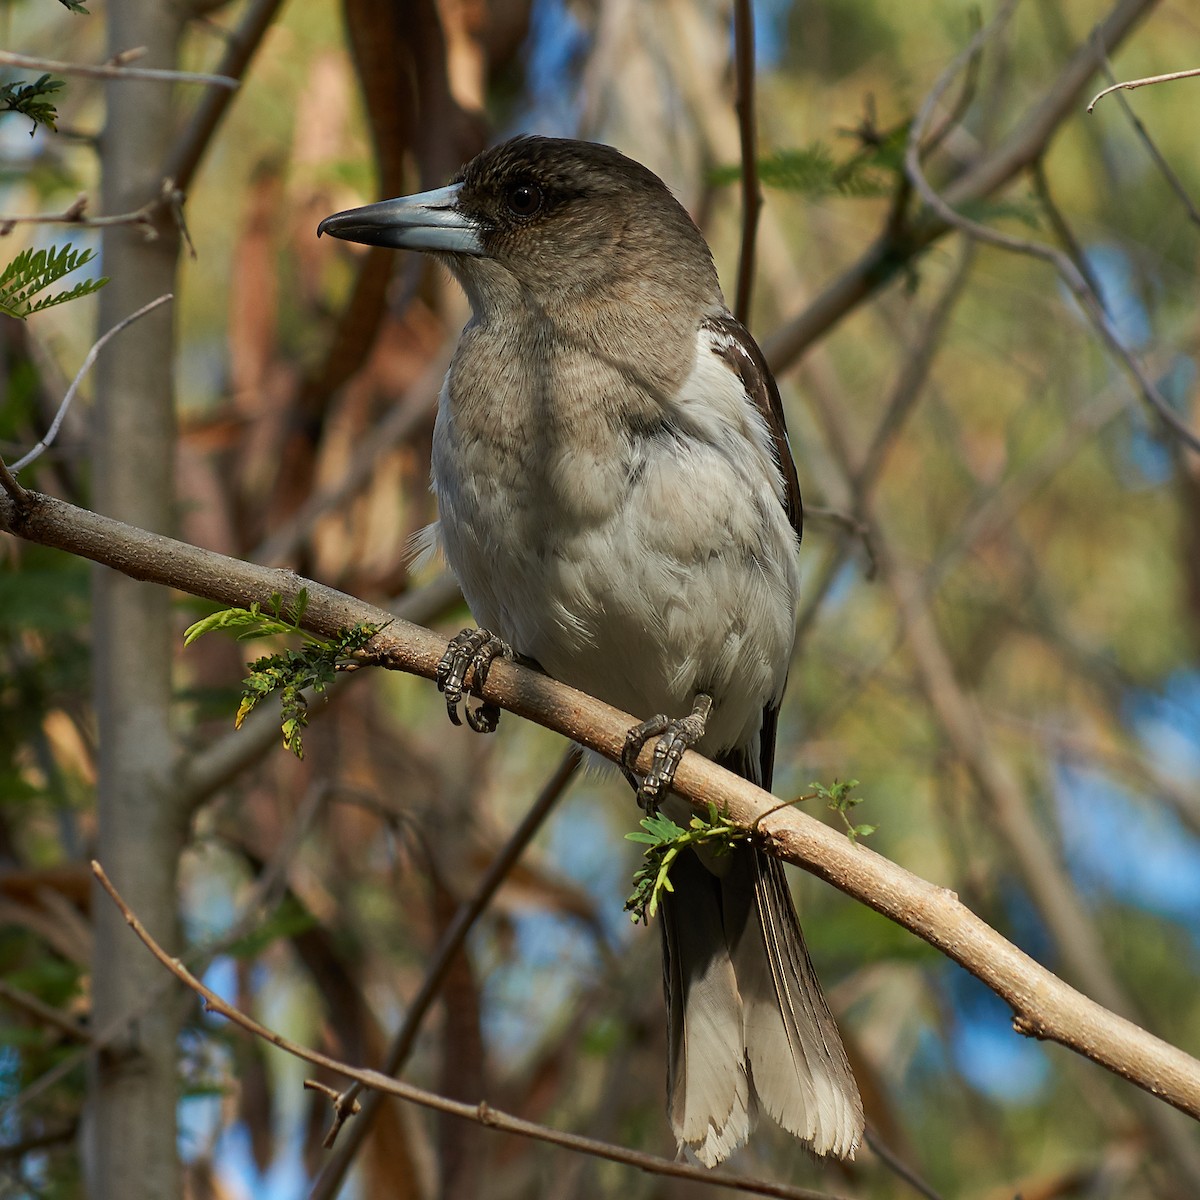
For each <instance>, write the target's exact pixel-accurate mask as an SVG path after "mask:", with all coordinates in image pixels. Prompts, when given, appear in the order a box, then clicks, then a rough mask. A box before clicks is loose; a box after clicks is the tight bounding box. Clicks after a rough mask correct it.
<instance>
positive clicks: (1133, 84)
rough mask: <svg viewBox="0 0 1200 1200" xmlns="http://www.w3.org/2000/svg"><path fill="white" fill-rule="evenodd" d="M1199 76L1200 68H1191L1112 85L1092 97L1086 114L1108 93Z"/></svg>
mask: <svg viewBox="0 0 1200 1200" xmlns="http://www.w3.org/2000/svg"><path fill="white" fill-rule="evenodd" d="M1197 75H1200V67H1192V68H1191V69H1190V70H1187V71H1172V72H1170V74H1168V75H1148V76H1147V77H1146V78H1145V79H1126V80H1124V81H1123V82H1121V83H1114V84H1113V85H1112V86H1111V87H1106V88H1105V89H1104V91H1102V92H1097V93H1096V94H1095V95H1094V96H1093V97H1092V102H1091V103H1090V104H1089V105H1088V106H1087V110H1088V112H1091V111H1092V109H1094V108H1095V107H1096V102H1097V101H1098V100H1103V99H1104V97H1105V96H1107V95H1108V94H1109V92H1132V91H1133V89H1134V88H1140V87H1149V86H1150V85H1151V84H1155V83H1171V82H1173V81H1174V80H1176V79H1194V78H1195V77H1196V76H1197Z"/></svg>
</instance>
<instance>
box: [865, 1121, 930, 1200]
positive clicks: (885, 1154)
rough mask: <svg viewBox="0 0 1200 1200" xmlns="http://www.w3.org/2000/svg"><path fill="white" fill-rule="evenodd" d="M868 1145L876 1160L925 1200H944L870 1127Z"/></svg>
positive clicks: (866, 1136) (868, 1129) (867, 1131)
mask: <svg viewBox="0 0 1200 1200" xmlns="http://www.w3.org/2000/svg"><path fill="white" fill-rule="evenodd" d="M864 1136H865V1138H866V1143H867V1145H868V1146H870V1147H871V1150H872V1151H873V1152H874V1154H875V1156H876V1158H878V1159H879V1161H880V1162H881V1163H883V1165H884V1166H885V1167H887V1169H888V1170H889V1171H891V1172H892V1174H893V1175H895V1176H896V1177H897V1178H899V1179H903V1180H904V1182H905V1183H907V1184H908V1186H909V1187H910V1188H912V1189H913V1191H914V1192H916V1193H917V1194H918V1195H921V1196H924V1197H925V1200H942V1197H941V1194H940V1193H939V1192H935V1191H934V1190H933V1188H932V1187H930V1185H929V1184H927V1183H926V1182H925V1180H923V1179H922V1178H921V1177H920V1175H918V1174H917V1173H916V1171H914V1170H913V1169H912V1167H910V1166H909V1165H908V1163H906V1162H905V1161H904V1160H903V1159H902V1158H901V1157H900V1156H899V1155H898V1154H897V1153H896V1152H895V1151H894V1150H893V1149H892V1148H891V1147H890V1146H889V1145H888V1144H887V1142H885V1141H884V1140H883V1139H882V1138H881V1137H880V1136H879V1134H878V1133H876V1132H875V1130H874V1129H873V1128H872V1127H871V1126H870V1125H868V1126H867V1129H866V1134H865V1135H864Z"/></svg>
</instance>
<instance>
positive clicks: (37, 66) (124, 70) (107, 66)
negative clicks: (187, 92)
mask: <svg viewBox="0 0 1200 1200" xmlns="http://www.w3.org/2000/svg"><path fill="white" fill-rule="evenodd" d="M126 53H127V54H128V53H129V52H128V51H127V52H126ZM117 57H118V59H120V57H121V56H120V55H118V56H117ZM0 66H4V67H17V68H18V69H20V70H25V71H51V72H53V73H54V74H56V75H83V76H84V77H86V78H88V79H155V80H159V81H161V82H163V83H205V84H209V85H211V86H213V87H223V88H237V87H240V86H241V84H240V83H239V82H238V81H237V80H236V79H230V78H229V77H228V76H227V75H206V74H204V73H203V72H199V71H166V70H160V69H159V68H157V67H124V66H120V65H118V64H114V63H103V64H89V63H72V62H58V61H57V60H55V59H52V58H30V57H29V56H28V55H26V54H13V53H11V52H10V51H8V50H0Z"/></svg>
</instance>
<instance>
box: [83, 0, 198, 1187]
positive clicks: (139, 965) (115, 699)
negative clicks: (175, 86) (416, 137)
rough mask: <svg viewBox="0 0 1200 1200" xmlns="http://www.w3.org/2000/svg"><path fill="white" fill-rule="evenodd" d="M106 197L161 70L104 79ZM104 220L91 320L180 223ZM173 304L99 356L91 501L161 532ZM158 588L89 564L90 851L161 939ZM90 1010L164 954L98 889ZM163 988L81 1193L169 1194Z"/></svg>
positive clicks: (171, 1173)
mask: <svg viewBox="0 0 1200 1200" xmlns="http://www.w3.org/2000/svg"><path fill="white" fill-rule="evenodd" d="M109 13H110V15H109V32H108V44H109V50H110V52H112V53H116V52H117V51H120V50H127V49H129V48H130V47H133V46H145V47H146V48H147V53H146V55H145V56H144V58H142V59H141V60H140V61H139V64H138V65H139V66H152V67H173V66H175V63H176V53H177V48H178V42H179V36H180V32H181V29H182V9H181V7H180V6H176V5H173V4H163V3H161V0H121V2H120V3H119V4H114V5H112V6H111V8H110V10H109ZM107 91H108V107H107V118H106V124H105V131H104V135H103V139H102V167H101V171H102V184H101V199H102V210H103V211H104V212H105V213H120V212H128V211H131V210H133V209H136V208H138V207H140V206H141V205H143V204H145V203H146V202H147V201H148V200H150V199H152V198H153V197H154V196H156V195H157V194H158V193H159V191H160V189H161V186H162V179H161V171H162V164H163V163H164V162H165V160H166V156H167V150H168V147H169V145H170V139H171V136H172V133H173V132H174V129H173V122H172V113H173V106H172V104H171V96H172V90H171V87H170V85H165V84H162V83H157V82H153V83H152V82H134V81H115V82H111V83H109V85H108V89H107ZM159 232H160V236H159V237H158V238H157V239H156V240H153V241H147V240H146V238H145V236H144V235H143V233H142V232H141V231H140V230H134V229H132V228H130V227H127V226H126V227H122V226H116V227H112V228H109V229H106V230H105V234H104V241H103V270H104V273H105V274H106V275H108V276H110V278H111V282H110V283H109V284H108V286H107V287H106V288H104V290H103V291H102V292H101V293H100V327H101V329H102V330H103V329H108V328H110V327H111V326H113V325H114V324H116V323H117V321H119V320H120V319H122V318H123V317H125V316H128V315H129V314H130V313H131V312H133V311H135V310H136V309H137V308H139V307H140V306H142V305H143V304H145V303H147V302H148V301H150V300H152V299H154V298H155V297H156V296H159V295H161V294H162V293H164V292H169V291H172V290H173V289H174V283H175V269H176V261H177V257H178V249H179V237H178V234H177V231H176V230H175V228H174V226H173V223H172V222H171V221H170V219H169V218H164V219H163V220H162V222H161V223H160V230H159ZM173 350H174V318H173V314H172V306H171V305H164V306H163V307H162V308H160V309H157V310H155V312H154V313H152V314H151V315H150V316H148V317H146V318H144V319H143V320H141V321H139V322H138V323H137V324H136V325H135V326H133V327H132V329H131V330H130V331H128V332H126V333H124V334H122V335H121V337H120V338H119V339H117V340H116V342H115V343H114V344H113V345H112V346H110V347H109V348H108V349H107V350H106V351H105V352H104V353H103V354H102V355H101V357H100V361H99V363H98V370H97V385H96V409H95V414H94V425H93V432H92V438H93V452H92V453H93V457H92V466H93V485H94V504H95V507H96V509H97V510H98V511H100V512H102V513H105V514H108V515H111V516H114V517H119V518H120V519H122V520H125V521H130V522H132V523H133V524H135V525H141V526H144V527H146V528H148V529H153V530H157V531H163V532H167V531H169V530H170V528H171V525H172V522H173V517H174V513H173V495H174V493H173V474H174V472H173V457H174V449H175V446H174V440H175V413H174V395H173V387H172V363H173V358H174V354H173ZM169 606H170V594H169V593H168V592H167V591H166V590H165V589H163V588H159V587H155V586H153V585H151V584H144V583H136V582H134V581H132V580H130V579H126V578H124V577H122V576H120V575H118V574H117V573H116V572H113V571H108V570H105V569H104V568H97V570H96V573H95V575H94V578H93V639H94V648H93V649H94V659H93V661H94V664H95V665H94V672H95V677H94V685H93V686H94V693H95V703H96V713H97V721H98V730H99V739H100V771H99V782H98V813H99V840H98V847H97V850H98V856H99V858H100V860H101V861H102V862H103V863H104V865H105V868H106V869H107V871H108V872H109V874H110V875H111V876H112V878H113V880H114V881H115V882H116V884H117V886H118V887H119V888H121V890H122V891H123V892H124V894H125V896H126V897H127V898H128V900H129V902H130V904H131V905H132V906H133V908H134V909H135V911H136V912H137V913H138V914H139V915H140V916H141V917H142V919H143V920H144V921H145V922H146V924H147V925H148V926H149V927H150V928H151V929H152V930H153V931H154V933H155V935H156V936H157V937H161V938H163V939H165V942H166V944H167V945H168V946H174V945H176V944H177V942H178V936H177V933H178V930H177V920H176V872H177V866H178V860H179V853H180V850H181V848H182V845H183V838H184V835H185V831H186V821H185V817H184V814H183V813H182V812H181V810H180V806H179V804H178V803H176V802H175V800H174V796H173V794H172V788H171V765H172V761H173V745H172V738H171V730H170V723H169V702H170V696H171V658H172V632H171V614H170V607H169ZM93 910H94V917H95V961H94V966H93V973H92V989H93V1013H94V1017H93V1025H92V1027H93V1028H94V1029H97V1030H103V1029H105V1028H106V1027H107V1026H108V1025H109V1023H110V1022H112V1021H113V1020H114V1019H116V1018H118V1017H120V1016H121V1015H123V1014H125V1013H128V1012H130V1011H136V1010H137V1009H138V1007H139V1005H141V1004H142V1003H144V1001H145V1000H146V998H147V996H148V995H150V994H151V993H152V992H153V991H154V990H155V989H161V988H162V986H163V975H162V969H161V968H160V967H159V966H158V964H157V963H155V962H154V960H153V959H152V958H151V957H150V956H149V955H148V954H147V953H146V952H145V950H144V949H143V948H142V946H141V945H140V943H138V941H137V940H136V939H135V938H134V936H133V935H132V933H131V932H130V931H129V930H128V929H127V928H126V926H125V923H124V921H123V920H122V919H121V917H120V915H119V914H118V913H117V912H116V910H115V909H114V908H113V906H112V905H111V903H109V901H108V900H107V898H105V897H104V896H103V895H97V896H96V897H95V898H94V904H93ZM178 1012H179V1005H178V1004H177V1003H175V1002H174V999H173V997H172V996H171V995H169V994H168V995H167V996H166V997H163V998H162V999H160V1000H159V1001H158V1002H156V1003H154V1004H152V1005H151V1006H149V1008H148V1011H146V1012H144V1013H142V1014H141V1015H139V1016H138V1017H137V1019H136V1020H134V1021H132V1022H131V1023H130V1024H128V1025H127V1026H126V1028H125V1029H124V1031H123V1032H122V1034H121V1035H120V1036H118V1037H117V1039H116V1040H115V1041H114V1042H112V1043H111V1045H110V1046H109V1047H107V1048H106V1049H104V1050H102V1051H101V1052H100V1054H99V1055H97V1057H96V1060H95V1061H94V1065H93V1070H92V1074H91V1079H90V1094H89V1109H90V1112H89V1120H88V1122H87V1127H88V1139H87V1140H88V1145H87V1153H86V1156H85V1157H86V1164H87V1165H86V1171H87V1176H88V1195H89V1196H91V1197H92V1198H93V1200H143V1198H145V1200H150V1198H151V1197H154V1198H156V1200H169V1198H172V1197H175V1196H178V1195H179V1192H180V1177H179V1167H178V1159H177V1151H176V1116H175V1113H176V1106H177V1102H178V1094H179V1088H178V1083H177V1078H176V1076H177V1071H176V1036H177V1033H178V1025H179V1020H178Z"/></svg>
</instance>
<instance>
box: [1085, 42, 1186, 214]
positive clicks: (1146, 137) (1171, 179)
mask: <svg viewBox="0 0 1200 1200" xmlns="http://www.w3.org/2000/svg"><path fill="white" fill-rule="evenodd" d="M1100 50H1101V54H1102V57H1101V62H1102V64H1103V66H1104V74H1105V75H1107V76H1108V78H1109V79H1111V80H1114V81H1115V79H1116V76H1114V75H1113V70H1112V64H1111V63H1110V62H1109V61H1108V57H1107V55H1104V54H1103V47H1100ZM1198 73H1200V72H1197V71H1187V72H1184V74H1187V75H1194V74H1198ZM1171 78H1175V76H1171V75H1160V76H1157V77H1156V78H1154V79H1143V80H1140V81H1139V82H1138V83H1135V84H1116V88H1117V89H1120V88H1124V87H1140V86H1141V84H1144V83H1158V82H1159V80H1160V79H1171ZM1113 90H1114V89H1113V88H1109V89H1108V91H1110V92H1111V91H1113ZM1100 95H1101V96H1103V95H1105V93H1104V92H1101V93H1100ZM1099 98H1100V96H1097V97H1096V100H1098V99H1099ZM1096 100H1093V101H1092V103H1091V104H1089V105H1088V112H1091V111H1092V109H1093V107H1095V104H1096ZM1117 101H1118V103H1119V104H1120V105H1121V111H1122V112H1124V114H1125V116H1126V117H1128V118H1129V123H1130V124H1131V125H1132V126H1133V131H1134V133H1136V134H1137V135H1138V137H1139V138H1140V139H1141V142H1142V145H1143V146H1145V147H1146V152H1147V153H1148V154H1149V155H1150V157H1151V158H1152V159H1153V160H1154V165H1155V166H1156V167H1158V169H1159V172H1160V173H1161V175H1162V177H1163V178H1164V179H1165V180H1166V181H1167V186H1168V187H1169V188H1170V189H1171V191H1173V192H1174V193H1175V195H1176V196H1178V197H1179V200H1180V202H1181V203H1182V204H1183V206H1184V208H1185V209H1187V214H1188V217H1189V218H1190V219H1191V220H1192V222H1193V223H1194V224H1196V225H1200V209H1197V208H1196V205H1195V204H1194V203H1193V202H1192V198H1191V196H1189V195H1188V194H1187V189H1186V188H1185V187H1184V186H1183V180H1181V179H1180V178H1179V176H1178V175H1176V174H1175V171H1174V169H1173V168H1172V166H1171V164H1170V163H1169V162H1167V160H1166V158H1165V157H1164V156H1163V152H1162V151H1161V150H1160V149H1159V148H1158V146H1157V145H1156V144H1155V142H1154V139H1153V138H1152V137H1151V136H1150V132H1149V130H1147V128H1146V126H1145V125H1144V124H1143V123H1142V119H1141V118H1140V117H1139V116H1138V115H1137V113H1135V112H1134V111H1133V105H1132V104H1130V103H1129V101H1128V100H1126V99H1125V97H1124V96H1122V95H1121V93H1120V91H1119V90H1118V91H1117Z"/></svg>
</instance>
